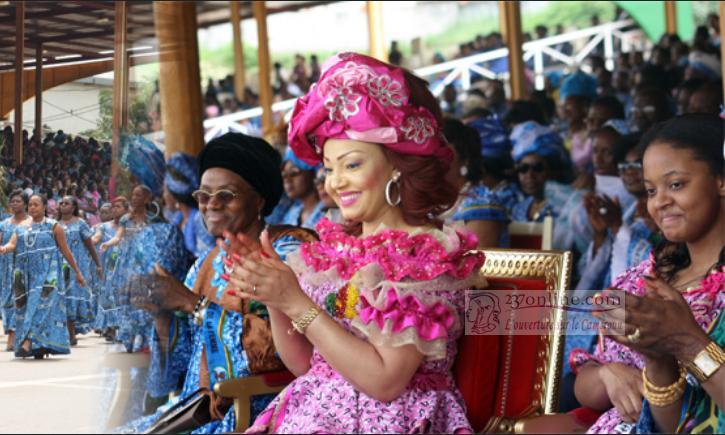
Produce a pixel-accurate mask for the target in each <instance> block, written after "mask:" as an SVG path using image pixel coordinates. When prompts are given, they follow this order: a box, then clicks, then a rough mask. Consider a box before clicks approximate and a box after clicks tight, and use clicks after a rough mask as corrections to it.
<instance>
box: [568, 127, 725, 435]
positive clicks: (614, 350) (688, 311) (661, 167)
mask: <svg viewBox="0 0 725 435" xmlns="http://www.w3.org/2000/svg"><path fill="white" fill-rule="evenodd" d="M722 138H723V121H722V120H721V119H719V118H718V117H717V116H715V115H710V114H691V115H685V116H682V117H679V118H675V119H673V120H670V121H668V122H665V123H663V124H659V125H658V126H657V127H655V128H654V129H653V130H652V131H650V132H649V133H648V134H647V135H646V137H645V138H644V139H643V141H642V143H643V146H644V149H645V151H644V159H643V167H644V179H645V186H646V188H647V194H648V200H647V209H648V211H649V213H650V215H651V216H652V217H653V219H654V221H655V222H656V223H657V226H658V227H659V228H660V229H661V231H662V232H663V235H664V237H665V240H664V241H663V242H662V243H660V244H659V245H657V246H656V247H655V248H654V253H653V256H652V257H650V259H648V260H646V261H644V262H642V263H640V264H639V265H638V266H636V267H634V268H632V269H629V270H628V271H626V272H625V273H624V274H622V275H620V276H619V277H617V278H616V279H615V280H614V282H613V283H612V288H615V289H620V290H624V291H625V292H626V293H628V294H627V295H626V299H625V302H624V304H623V305H624V307H621V306H620V307H618V308H616V309H614V310H612V312H607V313H597V314H595V316H596V317H597V318H598V319H599V320H602V321H604V322H613V321H615V319H617V320H616V321H617V323H618V325H622V320H623V319H624V324H623V328H622V327H620V328H619V331H618V332H615V331H614V330H613V329H612V327H605V328H604V329H603V331H602V333H603V334H604V335H603V336H602V337H600V341H599V345H598V346H597V347H596V348H595V350H594V352H592V353H588V352H586V351H583V350H582V351H581V352H578V353H576V351H575V354H574V356H573V357H572V368H574V369H575V372H576V373H577V379H576V384H575V392H576V396H577V398H578V399H579V402H580V403H581V404H582V405H583V406H587V407H589V408H592V409H594V410H598V411H601V412H603V414H602V415H601V417H600V418H599V419H598V420H597V422H596V423H595V424H594V425H593V426H592V427H590V428H589V432H591V433H614V432H620V433H622V432H631V431H632V430H633V429H634V425H635V424H637V423H638V424H639V426H640V427H639V428H638V429H637V432H639V433H650V432H653V431H655V432H657V431H661V432H664V433H668V432H675V431H678V428H681V430H683V431H685V432H690V431H693V430H694V429H693V428H694V427H695V425H700V426H701V427H705V428H711V429H712V430H713V432H715V431H717V430H719V429H722V428H723V427H724V426H723V421H724V420H723V416H722V407H723V406H724V405H725V404H723V403H721V402H722V400H721V399H722V397H723V394H722V393H723V389H722V388H723V386H724V385H725V382H722V379H723V375H724V374H725V372H723V371H722V370H717V368H718V366H721V365H722V361H720V362H719V363H718V362H717V360H718V359H720V355H722V346H723V344H725V341H723V340H722V337H721V332H722V327H721V325H722V318H723V317H722V311H723V308H725V298H724V296H725V291H724V290H725V287H723V282H725V280H724V279H725V275H724V274H725V268H724V264H723V263H725V251H724V250H723V245H725V239H723V234H725V228H723V223H724V222H725V218H724V217H723V208H722V206H721V205H722V197H723V194H722V185H723V180H722V177H723V175H722V174H723V164H724V162H723V155H722ZM673 174H675V175H673ZM678 174H679V175H678ZM673 185H677V186H678V188H677V189H673V188H672V186H673ZM673 213H678V214H677V216H679V217H677V216H675V215H674V214H673ZM685 216H686V217H685ZM603 311H607V310H603ZM645 313H647V314H646V316H645ZM675 313H677V314H675ZM663 319H666V321H663ZM609 325H611V323H610V324H609ZM710 334H712V335H710ZM710 341H715V342H716V345H715V348H714V349H712V350H713V352H715V353H713V354H711V355H718V356H716V357H715V359H714V361H715V366H714V367H713V366H711V367H710V368H708V369H707V371H708V373H710V375H711V377H708V376H704V375H703V371H702V368H700V369H699V370H695V369H696V368H697V366H695V365H693V362H694V361H693V360H695V357H696V356H697V355H698V353H699V352H700V351H702V350H703V349H704V348H705V347H706V346H709V345H710V344H709V343H710ZM700 367H702V366H700ZM688 370H689V371H690V372H691V373H693V374H695V375H696V377H697V381H698V382H696V383H695V382H693V384H688V382H687V380H686V379H685V375H686V373H687V371H688ZM666 391H667V392H669V394H666V395H665V394H662V393H665V392H666ZM685 395H686V396H685ZM643 396H644V399H646V400H647V401H646V402H644V401H643Z"/></svg>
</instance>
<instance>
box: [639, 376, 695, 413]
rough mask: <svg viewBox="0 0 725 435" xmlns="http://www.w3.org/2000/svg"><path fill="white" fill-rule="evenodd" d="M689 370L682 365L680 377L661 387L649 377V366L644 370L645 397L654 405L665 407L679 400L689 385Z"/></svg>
mask: <svg viewBox="0 0 725 435" xmlns="http://www.w3.org/2000/svg"><path fill="white" fill-rule="evenodd" d="M686 376H687V372H686V371H685V369H684V367H682V366H680V377H679V378H678V379H677V380H676V381H675V382H674V383H672V384H670V385H667V386H665V387H660V386H657V385H655V384H653V383H652V382H650V380H649V379H647V367H645V368H644V370H642V382H643V383H644V397H645V399H647V401H649V402H650V403H651V404H652V405H654V406H658V407H660V408H664V407H666V406H670V405H672V404H673V403H675V402H677V401H678V400H679V399H680V398H681V397H682V395H683V394H685V388H686V387H687V378H686Z"/></svg>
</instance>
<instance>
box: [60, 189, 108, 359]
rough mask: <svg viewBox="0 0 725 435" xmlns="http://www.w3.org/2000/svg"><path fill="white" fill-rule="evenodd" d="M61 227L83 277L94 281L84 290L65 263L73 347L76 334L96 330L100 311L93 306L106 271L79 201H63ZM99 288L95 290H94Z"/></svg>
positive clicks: (65, 199) (69, 323)
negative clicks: (96, 318)
mask: <svg viewBox="0 0 725 435" xmlns="http://www.w3.org/2000/svg"><path fill="white" fill-rule="evenodd" d="M59 205H60V207H59V209H60V221H59V222H58V223H59V224H60V226H61V227H62V228H63V231H65V238H66V242H67V243H68V247H69V248H70V250H71V253H73V258H74V259H75V260H76V262H77V264H78V267H79V268H80V270H81V274H82V275H83V276H84V277H87V278H89V279H90V280H91V281H90V282H89V285H88V286H81V285H80V283H79V282H78V281H77V280H76V279H75V278H73V277H72V276H71V274H70V266H69V265H68V263H65V262H63V266H62V269H63V280H64V284H65V286H66V291H65V294H66V296H65V305H66V314H67V316H68V334H69V335H70V344H71V346H75V345H76V344H77V339H76V331H77V332H80V333H82V334H83V333H86V332H88V331H89V330H90V329H91V327H92V326H93V322H94V320H95V314H96V311H95V309H94V306H93V300H94V294H93V292H94V290H96V289H97V288H98V286H99V284H100V280H101V279H102V277H103V269H102V267H101V260H100V259H99V258H98V254H97V253H96V248H95V246H93V241H92V240H91V237H92V236H93V230H92V229H91V227H90V226H89V225H88V224H87V223H86V221H84V220H83V219H81V218H80V212H79V207H78V201H77V200H76V199H75V198H74V197H72V196H65V197H63V199H61V201H60V204H59ZM91 259H92V260H93V263H95V265H96V267H95V275H94V274H93V273H92V270H93V265H92V264H91ZM94 287H95V289H94Z"/></svg>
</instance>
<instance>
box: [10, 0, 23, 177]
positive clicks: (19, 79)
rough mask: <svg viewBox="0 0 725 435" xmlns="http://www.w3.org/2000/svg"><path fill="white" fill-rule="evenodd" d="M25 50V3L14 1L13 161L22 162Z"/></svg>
mask: <svg viewBox="0 0 725 435" xmlns="http://www.w3.org/2000/svg"><path fill="white" fill-rule="evenodd" d="M24 51H25V4H24V2H16V3H15V129H14V131H13V161H14V162H15V164H16V165H20V164H22V163H23V90H24V89H25V77H24V75H23V60H24V59H23V53H24Z"/></svg>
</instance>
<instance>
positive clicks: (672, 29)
mask: <svg viewBox="0 0 725 435" xmlns="http://www.w3.org/2000/svg"><path fill="white" fill-rule="evenodd" d="M663 3H664V4H665V32H667V34H669V35H672V34H676V33H677V3H676V2H674V1H669V0H668V1H664V2H663Z"/></svg>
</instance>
